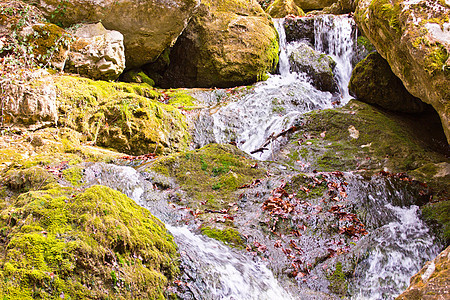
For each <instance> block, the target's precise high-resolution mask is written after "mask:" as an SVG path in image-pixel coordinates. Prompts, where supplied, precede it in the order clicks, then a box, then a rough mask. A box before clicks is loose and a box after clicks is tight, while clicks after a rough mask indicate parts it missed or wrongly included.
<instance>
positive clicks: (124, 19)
mask: <svg viewBox="0 0 450 300" xmlns="http://www.w3.org/2000/svg"><path fill="white" fill-rule="evenodd" d="M26 2H29V3H33V4H34V5H36V6H37V7H38V8H39V9H41V10H42V12H43V13H44V15H45V16H46V17H47V18H49V19H50V21H51V22H53V23H56V24H59V23H61V24H62V25H63V26H70V25H74V24H78V23H82V22H83V23H86V22H88V23H96V22H99V21H102V24H103V25H104V26H105V28H106V29H108V30H117V31H119V32H120V33H122V34H123V36H124V44H125V55H126V64H127V67H138V66H141V65H143V64H145V63H149V62H152V61H154V60H155V59H157V58H158V56H159V55H160V54H161V52H162V51H163V50H164V49H166V48H167V47H169V46H171V45H172V44H173V43H174V42H175V40H176V39H177V37H178V36H179V35H180V33H181V32H182V31H183V29H184V28H185V27H186V24H187V22H188V20H189V18H190V17H191V16H192V13H193V10H194V8H195V7H196V6H197V5H198V1H197V0H152V1H150V0H145V1H142V0H104V1H98V0H74V1H59V0H38V1H35V0H26Z"/></svg>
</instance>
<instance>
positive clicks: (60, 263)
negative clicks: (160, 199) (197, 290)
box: [0, 184, 178, 299]
mask: <svg viewBox="0 0 450 300" xmlns="http://www.w3.org/2000/svg"><path fill="white" fill-rule="evenodd" d="M0 217H1V221H0V224H1V227H2V229H1V235H2V240H1V243H0V248H1V249H2V253H4V255H3V256H2V258H1V259H0V278H1V282H2V283H1V284H0V294H2V295H8V297H11V298H14V299H19V298H20V299H37V298H39V299H40V298H42V299H56V298H60V297H61V298H67V299H75V298H76V299H79V298H81V299H111V298H113V299H136V298H141V299H144V298H146V299H163V298H164V297H163V292H164V288H165V286H166V285H167V283H168V281H169V280H171V279H172V278H173V277H174V276H175V275H176V274H177V272H178V267H177V263H176V258H177V253H176V246H175V244H174V242H173V238H172V236H171V235H170V234H169V233H168V232H167V231H166V229H165V227H164V225H163V224H162V223H161V222H160V221H159V220H158V219H156V218H155V217H153V216H152V215H151V214H150V213H149V212H148V211H147V210H145V209H143V208H141V207H139V206H138V205H137V204H136V203H134V201H133V200H131V199H129V198H128V197H126V196H125V195H123V194H122V193H120V192H117V191H114V190H112V189H110V188H107V187H103V186H92V187H90V188H88V189H87V190H85V191H84V192H78V191H76V190H74V189H73V188H64V187H61V186H59V185H57V184H53V185H52V186H48V187H47V189H46V190H40V191H34V192H28V193H25V194H22V195H21V196H19V197H18V199H17V201H15V202H14V203H13V204H12V205H10V206H8V207H7V208H6V209H3V210H2V212H1V214H0ZM8 299H10V298H8Z"/></svg>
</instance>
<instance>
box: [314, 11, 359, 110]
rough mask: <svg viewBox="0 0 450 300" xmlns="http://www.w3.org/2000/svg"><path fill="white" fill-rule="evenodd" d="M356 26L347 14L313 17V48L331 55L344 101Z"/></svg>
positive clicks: (347, 95)
mask: <svg viewBox="0 0 450 300" xmlns="http://www.w3.org/2000/svg"><path fill="white" fill-rule="evenodd" d="M356 37H357V27H356V26H355V22H354V20H353V19H352V18H349V17H348V16H333V15H325V16H323V17H322V18H315V19H314V40H315V45H314V48H315V49H316V50H317V51H320V52H323V53H326V54H328V55H330V56H331V57H333V59H334V60H335V61H336V63H337V66H336V68H335V76H336V78H337V81H338V83H339V87H340V91H341V94H342V99H343V100H342V101H343V102H344V103H346V102H348V100H350V95H349V93H348V83H349V82H350V77H351V75H352V70H353V66H352V62H351V61H352V59H351V58H352V56H353V49H354V44H355V43H354V41H355V40H356Z"/></svg>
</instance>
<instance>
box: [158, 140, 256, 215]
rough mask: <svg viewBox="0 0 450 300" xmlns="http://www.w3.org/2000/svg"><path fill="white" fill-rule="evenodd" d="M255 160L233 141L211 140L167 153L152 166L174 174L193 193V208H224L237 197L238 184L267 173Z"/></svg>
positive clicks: (179, 182) (172, 175)
mask: <svg viewBox="0 0 450 300" xmlns="http://www.w3.org/2000/svg"><path fill="white" fill-rule="evenodd" d="M252 164H253V161H252V160H250V159H248V158H247V155H246V154H245V153H244V152H242V151H240V150H239V149H237V148H236V147H234V146H232V145H219V144H211V145H208V146H205V147H203V148H201V149H198V150H194V151H190V152H186V153H180V154H175V155H170V156H167V157H163V158H161V159H159V160H157V161H155V162H154V163H152V164H151V166H150V167H149V168H150V169H152V170H153V171H155V172H158V173H161V174H163V175H166V176H171V177H174V178H175V179H176V181H177V183H178V184H180V186H181V188H182V189H183V190H185V191H186V192H187V193H188V195H189V196H190V197H192V199H191V198H190V199H189V200H188V201H192V202H191V203H190V205H191V207H192V208H198V207H199V205H200V204H199V202H201V201H206V203H205V205H203V206H202V207H203V208H208V209H223V208H228V204H229V203H232V202H235V201H236V197H237V195H236V193H237V188H238V187H239V186H241V185H243V184H246V183H250V182H251V181H252V180H253V179H254V178H258V177H261V176H263V175H264V170H262V169H256V168H252V167H251V166H252Z"/></svg>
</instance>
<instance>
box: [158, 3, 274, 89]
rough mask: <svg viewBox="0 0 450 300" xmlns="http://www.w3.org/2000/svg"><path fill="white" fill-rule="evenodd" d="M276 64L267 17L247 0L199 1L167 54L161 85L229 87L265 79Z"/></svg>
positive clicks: (259, 8) (256, 4)
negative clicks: (168, 55)
mask: <svg viewBox="0 0 450 300" xmlns="http://www.w3.org/2000/svg"><path fill="white" fill-rule="evenodd" d="M277 63H278V35H277V32H276V30H275V28H274V26H273V23H272V20H271V19H270V17H269V16H268V15H267V14H266V13H264V11H263V10H262V8H261V7H260V6H259V4H258V3H257V2H253V1H250V0H222V1H212V0H203V1H202V4H201V5H200V8H199V10H198V12H197V14H196V15H195V16H194V17H193V18H192V20H191V21H190V23H189V25H188V27H187V28H186V30H185V31H184V32H183V34H182V35H181V36H180V37H179V38H178V40H177V42H176V44H175V46H174V47H173V49H172V51H171V53H170V65H169V68H168V69H167V71H166V72H165V74H164V76H163V79H162V82H161V83H159V84H160V85H161V86H162V87H212V86H216V87H230V86H236V85H244V84H249V83H253V82H255V81H257V80H259V79H262V78H264V76H265V74H266V72H268V71H271V70H273V69H274V68H275V67H276V65H277Z"/></svg>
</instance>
